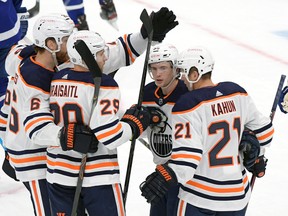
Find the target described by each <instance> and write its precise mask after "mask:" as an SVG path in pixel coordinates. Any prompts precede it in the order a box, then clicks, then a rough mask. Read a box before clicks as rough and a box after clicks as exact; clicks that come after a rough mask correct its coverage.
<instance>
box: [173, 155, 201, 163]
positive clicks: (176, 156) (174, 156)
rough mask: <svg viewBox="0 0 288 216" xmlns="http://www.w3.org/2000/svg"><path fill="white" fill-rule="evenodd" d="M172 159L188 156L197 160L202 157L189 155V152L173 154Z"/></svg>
mask: <svg viewBox="0 0 288 216" xmlns="http://www.w3.org/2000/svg"><path fill="white" fill-rule="evenodd" d="M171 158H172V159H178V158H188V159H194V160H197V161H200V160H201V157H199V156H196V155H188V154H172V155H171Z"/></svg>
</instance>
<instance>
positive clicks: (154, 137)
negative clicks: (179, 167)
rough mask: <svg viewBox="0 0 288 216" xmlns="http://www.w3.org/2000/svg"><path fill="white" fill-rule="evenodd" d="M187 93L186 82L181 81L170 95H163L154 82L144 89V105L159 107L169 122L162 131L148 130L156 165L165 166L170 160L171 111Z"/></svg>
mask: <svg viewBox="0 0 288 216" xmlns="http://www.w3.org/2000/svg"><path fill="white" fill-rule="evenodd" d="M186 92H188V89H187V87H186V86H185V84H184V82H183V81H180V80H179V81H178V84H177V86H176V87H175V89H174V90H173V91H172V92H171V93H170V94H168V95H163V93H162V91H161V89H160V88H159V87H157V86H156V84H155V83H154V82H152V83H149V84H147V85H146V86H145V88H144V97H143V105H144V106H153V107H158V108H159V109H161V110H162V111H163V112H164V113H165V115H166V117H167V122H166V123H165V126H163V127H162V126H161V130H155V129H152V128H150V127H149V128H148V129H147V138H148V140H149V144H150V149H151V151H152V154H153V161H154V163H155V164H163V163H166V162H167V161H168V160H169V159H170V155H171V152H172V136H173V135H172V127H171V110H172V108H173V106H174V104H175V103H176V101H177V100H178V99H179V98H180V97H181V95H183V94H184V93H186ZM160 124H164V123H160Z"/></svg>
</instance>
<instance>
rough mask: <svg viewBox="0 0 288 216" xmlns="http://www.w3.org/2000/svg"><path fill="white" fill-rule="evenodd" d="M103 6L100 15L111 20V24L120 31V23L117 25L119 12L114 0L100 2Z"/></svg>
mask: <svg viewBox="0 0 288 216" xmlns="http://www.w3.org/2000/svg"><path fill="white" fill-rule="evenodd" d="M100 6H101V12H100V17H101V18H102V19H103V20H106V21H108V22H109V24H110V25H111V26H112V27H113V28H115V29H116V30H117V31H119V28H118V25H117V18H118V17H117V12H116V8H115V5H114V3H113V1H112V0H104V1H103V4H100Z"/></svg>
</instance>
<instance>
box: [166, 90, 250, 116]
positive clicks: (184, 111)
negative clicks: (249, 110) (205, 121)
mask: <svg viewBox="0 0 288 216" xmlns="http://www.w3.org/2000/svg"><path fill="white" fill-rule="evenodd" d="M237 95H243V96H248V94H247V93H235V94H231V95H227V96H222V97H217V98H213V99H211V100H206V101H202V102H201V103H199V104H198V105H197V106H194V107H192V108H191V109H189V110H183V111H179V112H172V114H173V115H175V114H183V113H187V112H192V111H193V110H195V109H197V108H198V107H199V106H201V105H202V104H205V103H211V102H214V101H217V100H223V99H224V98H231V97H234V96H237Z"/></svg>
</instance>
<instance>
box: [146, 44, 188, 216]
mask: <svg viewBox="0 0 288 216" xmlns="http://www.w3.org/2000/svg"><path fill="white" fill-rule="evenodd" d="M177 55H178V50H177V48H176V47H175V46H173V45H171V44H162V43H161V44H159V45H155V46H153V47H152V48H151V51H150V56H149V60H148V69H149V74H150V76H151V78H152V79H153V80H154V82H151V83H149V84H147V85H146V86H145V87H144V91H143V92H144V96H143V105H144V106H147V108H148V109H149V110H150V112H151V113H156V114H158V116H159V120H158V119H157V120H158V121H157V122H155V124H152V125H150V127H149V128H148V129H147V130H146V131H145V133H146V135H147V137H148V140H149V145H150V150H151V152H152V154H153V161H154V163H155V164H157V165H158V164H164V163H166V162H167V161H168V160H169V159H170V156H171V152H172V127H171V110H172V108H173V106H174V104H175V103H176V101H177V100H178V99H179V97H180V96H181V95H182V94H184V93H186V92H188V89H187V87H186V86H185V84H184V82H183V81H182V80H179V79H178V76H177V73H176V67H175V64H176V60H177ZM178 191H179V186H178V185H175V186H173V187H171V188H170V189H169V191H168V193H167V194H166V196H165V197H163V198H162V199H161V201H160V202H159V203H158V204H157V205H151V209H150V215H151V216H168V215H171V212H172V210H173V209H174V208H175V206H176V201H177V195H178Z"/></svg>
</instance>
